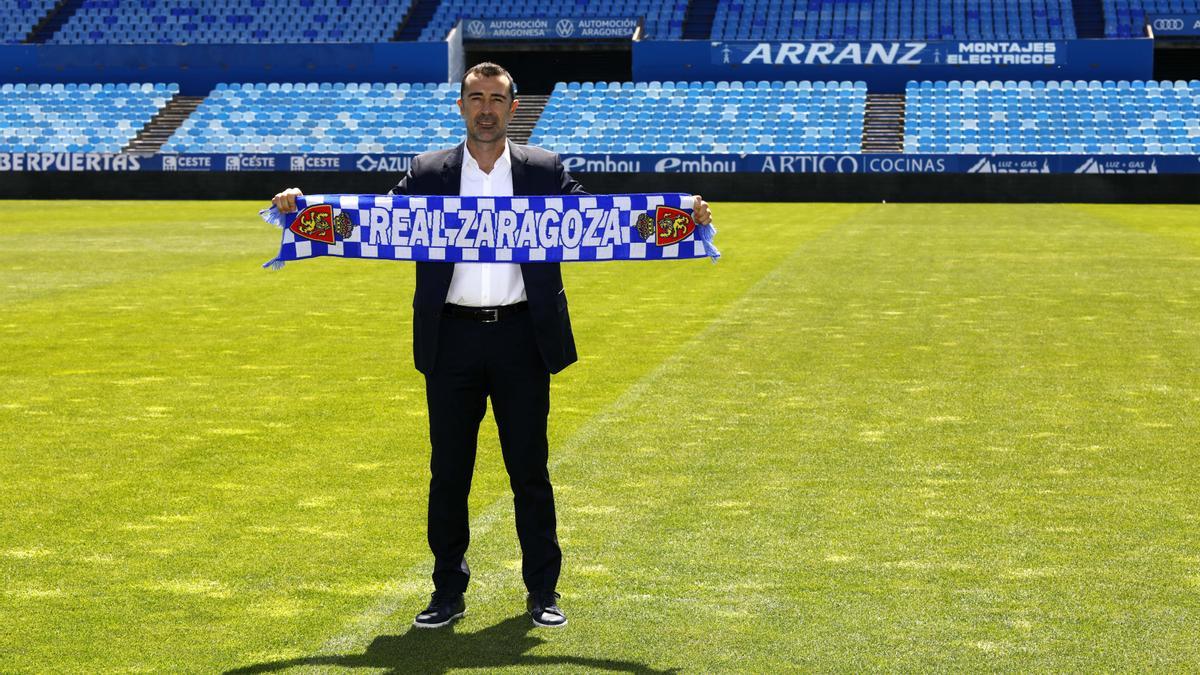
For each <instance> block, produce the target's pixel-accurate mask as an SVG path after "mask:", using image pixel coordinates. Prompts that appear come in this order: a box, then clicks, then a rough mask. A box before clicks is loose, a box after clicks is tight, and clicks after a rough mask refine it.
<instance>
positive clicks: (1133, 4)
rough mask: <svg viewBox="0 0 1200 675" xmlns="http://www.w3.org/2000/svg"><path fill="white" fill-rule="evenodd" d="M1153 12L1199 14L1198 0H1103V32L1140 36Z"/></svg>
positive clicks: (1124, 35)
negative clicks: (1147, 18)
mask: <svg viewBox="0 0 1200 675" xmlns="http://www.w3.org/2000/svg"><path fill="white" fill-rule="evenodd" d="M1155 14H1200V0H1104V34H1105V36H1107V37H1141V36H1142V35H1144V34H1145V32H1144V28H1145V26H1146V16H1147V15H1151V16H1153V15H1155Z"/></svg>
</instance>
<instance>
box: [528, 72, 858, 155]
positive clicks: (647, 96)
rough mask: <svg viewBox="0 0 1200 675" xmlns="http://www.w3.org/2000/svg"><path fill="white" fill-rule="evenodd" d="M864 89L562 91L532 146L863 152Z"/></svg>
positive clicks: (594, 86) (721, 85)
mask: <svg viewBox="0 0 1200 675" xmlns="http://www.w3.org/2000/svg"><path fill="white" fill-rule="evenodd" d="M866 95H867V87H866V84H864V83H861V82H745V83H742V82H716V83H713V82H703V83H701V82H691V83H688V82H678V83H676V82H662V83H659V82H650V83H644V82H639V83H637V84H634V83H631V82H623V83H618V82H610V83H604V82H600V83H591V82H584V83H582V84H580V83H578V82H572V83H570V84H564V83H561V82H560V83H558V84H557V85H556V86H555V88H554V93H553V94H552V95H551V97H550V101H549V102H548V104H547V105H546V109H545V111H544V112H543V113H542V118H541V120H540V121H539V122H538V125H537V127H536V128H535V129H534V131H533V135H532V136H531V137H530V142H531V143H533V144H535V145H541V146H544V147H547V148H550V149H552V150H555V151H557V152H589V153H590V152H595V153H603V152H618V153H663V152H715V153H754V152H859V151H860V149H861V145H862V127H863V108H864V104H865V101H866Z"/></svg>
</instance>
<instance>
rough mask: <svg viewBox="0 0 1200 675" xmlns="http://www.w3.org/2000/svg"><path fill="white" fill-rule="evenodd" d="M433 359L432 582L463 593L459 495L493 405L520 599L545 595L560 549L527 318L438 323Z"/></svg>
mask: <svg viewBox="0 0 1200 675" xmlns="http://www.w3.org/2000/svg"><path fill="white" fill-rule="evenodd" d="M437 349H438V353H437V359H436V361H435V363H434V367H433V369H432V371H431V372H429V373H428V374H427V375H426V376H425V393H426V398H427V401H428V404H429V440H430V445H431V446H432V453H431V456H430V462H429V468H430V480H429V521H428V535H429V548H430V549H431V550H432V551H433V556H434V569H433V584H434V588H435V590H437V591H438V592H440V593H462V592H463V591H465V590H466V588H467V581H468V579H469V578H470V574H471V571H470V568H469V567H468V566H467V558H466V552H467V546H468V545H469V543H470V538H471V532H470V522H469V516H468V513H467V496H468V494H469V493H470V491H471V477H472V474H473V473H474V470H475V450H476V443H477V440H478V437H479V423H480V422H481V421H482V420H483V416H484V413H485V412H486V411H487V399H488V398H491V400H492V414H493V415H494V416H495V418H496V426H497V428H498V430H499V433H500V448H501V453H502V454H503V457H504V467H505V469H506V470H507V471H508V478H509V484H510V486H511V487H512V492H513V505H514V507H515V511H516V521H517V538H518V539H519V540H520V543H521V557H522V560H521V573H522V576H523V577H524V580H525V586H526V588H527V589H528V590H529V591H531V592H532V591H553V590H554V588H555V586H556V585H557V584H558V575H559V570H560V568H561V566H562V551H561V549H560V548H559V545H558V535H557V532H556V529H557V524H556V520H555V514H554V491H553V488H552V487H551V486H550V472H549V469H548V467H547V460H548V454H549V446H548V442H547V440H546V423H547V418H548V416H549V414H550V371H549V370H548V369H547V368H546V365H545V363H544V362H543V361H542V357H541V354H540V353H539V352H538V348H537V343H536V342H535V340H534V329H533V322H532V319H531V317H530V313H529V312H521V313H518V314H514V315H511V316H506V317H505V318H503V319H501V320H499V321H496V322H492V323H486V322H481V321H476V320H473V319H467V318H459V317H453V316H443V317H441V322H440V326H439V336H438V348H437Z"/></svg>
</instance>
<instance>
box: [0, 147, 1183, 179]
mask: <svg viewBox="0 0 1200 675" xmlns="http://www.w3.org/2000/svg"><path fill="white" fill-rule="evenodd" d="M412 158H413V155H376V154H353V155H311V154H304V155H287V154H281V155H253V154H179V155H177V154H165V155H125V154H116V153H111V154H110V153H69V152H43V153H20V152H16V153H13V152H9V153H2V152H0V172H31V173H45V172H63V171H113V172H120V171H165V172H231V171H270V172H277V171H278V172H282V171H290V172H301V171H303V172H309V171H339V172H358V173H384V174H389V175H392V176H395V175H396V174H402V173H404V172H405V171H407V170H408V167H409V164H410V163H411V162H412ZM562 161H563V164H564V166H566V168H567V170H569V171H573V172H576V173H703V174H711V173H812V174H817V173H867V174H894V173H910V174H911V173H929V174H953V173H1042V174H1071V173H1078V174H1100V173H1107V174H1139V173H1140V174H1157V173H1164V174H1167V173H1185V174H1194V173H1200V156H1196V155H1100V154H1095V155H1032V154H1024V155H923V154H901V153H895V154H828V155H822V154H769V155H718V154H675V155H668V154H655V155H622V154H565V155H562Z"/></svg>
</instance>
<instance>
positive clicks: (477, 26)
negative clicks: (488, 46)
mask: <svg viewBox="0 0 1200 675" xmlns="http://www.w3.org/2000/svg"><path fill="white" fill-rule="evenodd" d="M486 32H487V26H485V25H484V23H483V22H482V21H480V20H479V19H475V20H474V21H468V22H467V35H470V36H471V37H482V36H483V34H484V33H486Z"/></svg>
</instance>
